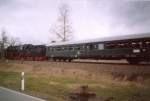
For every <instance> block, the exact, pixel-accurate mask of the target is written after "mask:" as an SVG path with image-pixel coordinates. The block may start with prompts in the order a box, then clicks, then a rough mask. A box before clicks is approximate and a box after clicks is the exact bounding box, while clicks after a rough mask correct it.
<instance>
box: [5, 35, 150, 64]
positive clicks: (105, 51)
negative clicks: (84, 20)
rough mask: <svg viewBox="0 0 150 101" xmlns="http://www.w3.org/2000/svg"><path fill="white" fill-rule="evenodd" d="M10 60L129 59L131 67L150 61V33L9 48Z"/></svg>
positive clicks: (7, 52)
mask: <svg viewBox="0 0 150 101" xmlns="http://www.w3.org/2000/svg"><path fill="white" fill-rule="evenodd" d="M6 58H8V59H22V58H23V59H25V60H39V61H41V60H53V61H69V62H71V61H72V60H74V59H95V60H99V59H105V60H121V59H126V60H127V61H128V62H129V63H130V64H138V63H140V62H142V61H144V62H149V61H150V33H140V34H132V35H123V36H117V37H106V38H100V39H95V40H84V41H68V42H59V43H58V42H57V43H51V44H49V45H31V44H27V45H21V46H9V47H8V48H7V49H6Z"/></svg>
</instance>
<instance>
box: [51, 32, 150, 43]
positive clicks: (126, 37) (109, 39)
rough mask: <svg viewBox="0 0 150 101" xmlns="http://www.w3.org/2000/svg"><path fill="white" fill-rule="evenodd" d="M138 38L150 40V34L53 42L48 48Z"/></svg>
mask: <svg viewBox="0 0 150 101" xmlns="http://www.w3.org/2000/svg"><path fill="white" fill-rule="evenodd" d="M139 38H150V32H149V33H139V34H130V35H122V36H113V37H104V38H97V39H92V40H81V41H66V42H55V43H51V44H49V45H48V46H59V45H73V44H84V43H91V42H108V41H117V40H127V39H139Z"/></svg>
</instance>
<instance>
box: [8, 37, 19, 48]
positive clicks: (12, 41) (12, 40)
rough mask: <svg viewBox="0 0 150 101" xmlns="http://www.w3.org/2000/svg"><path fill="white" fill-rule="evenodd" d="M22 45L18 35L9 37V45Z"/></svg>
mask: <svg viewBox="0 0 150 101" xmlns="http://www.w3.org/2000/svg"><path fill="white" fill-rule="evenodd" d="M15 45H21V41H20V39H19V38H17V37H11V38H10V39H9V46H15Z"/></svg>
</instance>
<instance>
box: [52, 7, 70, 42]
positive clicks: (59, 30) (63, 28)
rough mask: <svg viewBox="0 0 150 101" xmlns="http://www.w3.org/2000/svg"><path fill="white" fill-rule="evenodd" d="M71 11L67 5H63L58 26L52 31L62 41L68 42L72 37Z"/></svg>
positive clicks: (60, 9)
mask: <svg viewBox="0 0 150 101" xmlns="http://www.w3.org/2000/svg"><path fill="white" fill-rule="evenodd" d="M69 14H70V9H69V6H68V5H66V4H63V5H61V7H60V8H59V17H58V21H57V23H58V24H57V25H56V26H55V28H53V29H52V32H53V33H54V34H55V35H57V37H58V38H59V39H61V41H67V40H69V39H70V38H71V36H72V28H71V23H70V19H69Z"/></svg>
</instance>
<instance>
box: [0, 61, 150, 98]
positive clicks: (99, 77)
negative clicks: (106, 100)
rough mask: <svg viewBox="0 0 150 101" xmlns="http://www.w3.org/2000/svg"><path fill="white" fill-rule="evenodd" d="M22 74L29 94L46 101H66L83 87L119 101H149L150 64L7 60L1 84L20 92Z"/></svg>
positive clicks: (1, 69) (0, 71)
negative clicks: (76, 90) (67, 97)
mask: <svg viewBox="0 0 150 101" xmlns="http://www.w3.org/2000/svg"><path fill="white" fill-rule="evenodd" d="M22 71H24V72H25V74H26V82H27V84H26V93H29V94H32V95H36V96H39V97H42V98H44V99H47V100H57V101H63V100H65V97H66V95H67V94H68V93H69V92H70V91H72V90H73V89H75V88H78V87H79V86H81V85H89V87H90V89H91V91H93V92H95V93H96V94H97V95H98V96H102V97H111V96H113V97H115V98H116V101H129V100H130V101H131V100H132V97H133V96H136V94H137V95H138V97H136V98H138V99H144V98H145V99H144V100H140V101H149V100H150V96H149V95H148V93H150V88H149V84H150V79H149V78H150V67H149V65H127V64H120V65H117V64H95V63H93V64H91V63H64V62H47V61H45V62H44V61H43V62H36V61H25V62H24V63H23V64H21V62H20V61H8V62H6V63H2V62H1V63H0V80H1V82H0V85H2V86H6V87H9V88H12V89H17V90H18V89H19V88H20V87H19V86H20V85H19V84H18V82H20V81H19V80H20V78H18V76H19V75H20V74H19V73H20V72H22ZM11 75H14V76H11ZM3 78H5V79H3ZM14 81H16V82H14ZM15 85H16V86H15ZM139 96H140V98H139ZM141 96H143V97H144V98H143V97H141ZM147 99H148V100H147Z"/></svg>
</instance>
